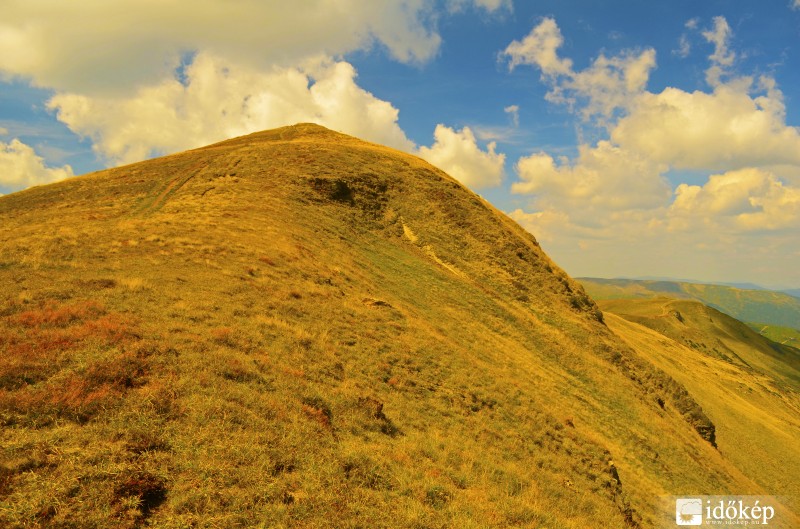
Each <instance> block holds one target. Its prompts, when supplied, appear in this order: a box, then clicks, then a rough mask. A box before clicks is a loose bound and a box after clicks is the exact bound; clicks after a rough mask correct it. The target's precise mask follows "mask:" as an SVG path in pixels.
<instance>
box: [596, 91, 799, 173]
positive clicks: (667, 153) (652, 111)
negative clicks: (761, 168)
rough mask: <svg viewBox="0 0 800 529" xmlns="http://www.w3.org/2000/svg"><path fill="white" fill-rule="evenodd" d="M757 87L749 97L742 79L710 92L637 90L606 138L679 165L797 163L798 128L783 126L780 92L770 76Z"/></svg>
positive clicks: (713, 166) (711, 166)
mask: <svg viewBox="0 0 800 529" xmlns="http://www.w3.org/2000/svg"><path fill="white" fill-rule="evenodd" d="M761 85H762V88H763V89H762V90H761V91H760V92H759V93H757V94H755V95H754V94H752V93H751V88H752V87H751V84H750V80H749V79H747V78H745V79H740V80H738V81H736V82H731V83H727V84H721V85H718V86H717V87H716V88H715V89H714V90H713V92H701V91H695V92H686V91H683V90H680V89H677V88H666V89H664V90H663V91H662V92H661V93H658V94H653V93H650V92H647V93H643V94H642V95H640V96H639V97H638V98H637V99H636V100H635V102H634V103H633V105H632V108H631V110H630V113H629V114H628V115H627V116H625V117H623V118H622V119H621V120H619V122H618V123H616V125H615V126H614V127H613V128H612V129H611V131H610V136H611V140H612V141H614V142H615V143H616V144H618V145H620V146H621V147H622V148H625V149H629V150H632V151H635V152H637V153H639V154H641V155H643V156H649V157H651V158H652V159H653V160H656V161H658V162H660V163H666V164H669V165H670V166H671V167H674V168H680V169H698V170H711V171H714V170H722V169H730V168H737V167H746V166H758V165H774V164H797V165H800V131H798V129H797V128H796V127H791V126H787V125H786V117H785V108H784V103H783V95H782V94H781V92H780V91H779V90H777V89H776V88H775V86H774V81H772V80H771V79H763V80H762V83H761Z"/></svg>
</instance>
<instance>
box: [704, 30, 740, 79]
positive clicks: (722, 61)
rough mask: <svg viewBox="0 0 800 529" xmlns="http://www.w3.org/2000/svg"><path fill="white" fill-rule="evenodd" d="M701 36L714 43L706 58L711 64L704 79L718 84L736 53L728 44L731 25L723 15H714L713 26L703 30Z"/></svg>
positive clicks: (731, 63)
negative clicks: (712, 50) (711, 51)
mask: <svg viewBox="0 0 800 529" xmlns="http://www.w3.org/2000/svg"><path fill="white" fill-rule="evenodd" d="M703 37H704V38H705V39H706V40H707V41H708V42H710V43H711V44H713V45H714V53H712V54H711V55H710V56H709V57H708V58H709V60H710V61H711V66H709V68H708V70H706V81H707V82H708V84H709V85H711V86H717V85H718V84H720V78H721V77H722V76H723V75H724V74H725V73H727V69H728V68H729V67H730V66H732V65H733V61H734V60H735V59H736V54H735V53H734V52H733V51H731V50H730V49H729V48H728V46H729V43H730V38H731V27H730V26H729V25H728V21H727V20H725V18H724V17H714V27H713V28H711V29H709V30H706V31H703Z"/></svg>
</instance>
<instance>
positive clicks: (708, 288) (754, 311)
mask: <svg viewBox="0 0 800 529" xmlns="http://www.w3.org/2000/svg"><path fill="white" fill-rule="evenodd" d="M578 281H579V282H580V283H581V284H582V285H583V287H584V288H585V289H586V290H587V292H589V294H590V295H591V296H592V298H594V299H635V298H653V297H661V296H666V297H671V298H677V299H694V300H697V301H700V302H701V303H703V304H704V305H708V306H710V307H713V308H715V309H717V310H719V311H722V312H724V313H725V314H728V315H730V316H733V317H734V318H736V319H737V320H740V321H744V322H758V323H764V324H769V325H778V326H782V327H790V328H792V329H800V299H799V298H797V297H794V296H791V295H789V294H787V293H784V292H775V291H772V290H748V289H741V288H736V287H733V286H725V285H704V284H699V283H683V282H679V281H645V280H633V279H597V278H580V279H578Z"/></svg>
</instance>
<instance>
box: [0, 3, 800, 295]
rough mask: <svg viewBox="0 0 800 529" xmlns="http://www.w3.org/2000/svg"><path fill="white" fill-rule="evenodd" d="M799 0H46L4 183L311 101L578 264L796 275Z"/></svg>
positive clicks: (10, 116)
mask: <svg viewBox="0 0 800 529" xmlns="http://www.w3.org/2000/svg"><path fill="white" fill-rule="evenodd" d="M798 86H800V0H769V1H764V2H753V1H749V0H748V1H725V2H722V1H704V2H696V1H671V2H642V1H634V0H628V1H623V0H617V1H605V2H595V1H565V0H561V1H555V0H553V1H544V0H542V1H526V2H523V1H519V0H516V1H512V0H396V1H389V0H387V1H385V2H362V1H359V0H340V1H338V2H334V1H332V0H307V1H305V2H302V3H287V2H265V1H257V0H238V1H237V2H223V1H222V0H203V1H202V2H198V3H197V4H196V6H195V7H194V8H193V9H192V10H191V11H188V12H187V11H186V9H185V7H184V5H183V4H182V3H181V2H179V1H178V0H165V1H163V2H161V3H160V4H159V7H158V9H154V8H152V7H148V6H147V4H146V3H143V2H139V1H134V0H115V1H110V2H104V3H99V4H98V3H95V2H85V3H81V2H61V1H57V0H37V1H36V2H25V3H16V2H14V3H11V4H9V5H6V6H3V18H2V20H0V193H10V192H14V191H17V190H21V189H24V188H26V187H29V186H31V185H39V184H44V183H48V182H51V181H55V180H58V179H63V178H68V177H70V176H71V175H74V174H82V173H86V172H90V171H94V170H98V169H102V168H105V167H109V166H114V165H119V164H124V163H130V162H135V161H139V160H141V159H145V158H148V157H153V156H157V155H161V154H167V153H170V152H175V151H179V150H184V149H187V148H192V147H196V146H200V145H204V144H208V143H211V142H214V141H218V140H221V139H225V138H227V137H231V136H236V135H241V134H245V133H248V132H252V131H255V130H262V129H266V128H274V127H278V126H282V125H289V124H293V123H295V122H298V121H315V122H318V123H320V124H322V125H325V126H328V127H330V128H333V129H336V130H341V131H343V132H346V133H349V134H353V135H356V136H359V137H362V138H365V139H368V140H372V141H376V142H380V143H384V144H388V145H391V146H393V147H396V148H399V149H402V150H406V151H409V152H413V153H415V154H418V155H420V156H422V157H424V158H426V159H427V160H429V161H430V162H431V163H434V164H435V165H438V166H440V167H441V168H443V169H444V170H446V171H447V172H449V173H450V174H452V175H453V176H454V177H456V178H458V179H460V180H461V181H462V182H464V183H465V184H466V185H468V186H469V187H471V188H472V189H474V190H475V191H476V192H478V193H480V194H481V195H483V196H484V197H486V198H487V199H488V200H489V201H491V202H492V203H493V204H494V205H495V206H496V207H497V208H499V209H500V210H502V211H505V212H506V213H508V214H509V215H510V216H511V217H512V218H514V219H515V220H517V221H518V222H519V223H520V224H522V225H523V226H524V227H525V228H526V229H529V230H530V231H531V232H532V233H533V234H534V235H536V236H537V238H538V239H539V240H540V242H541V243H542V245H543V247H544V248H545V249H546V250H547V251H548V253H549V254H550V255H551V256H552V257H553V258H554V260H555V261H556V262H557V263H558V264H560V265H561V266H562V267H563V268H565V269H566V270H567V272H569V273H570V274H572V275H575V276H601V277H615V276H628V277H639V276H665V277H675V278H687V279H695V280H704V281H729V282H732V281H742V282H745V281H746V282H755V283H760V284H765V285H767V286H773V287H798V286H800V266H798V263H800V235H798V234H800V129H798V125H800V91H798V89H797V87H798Z"/></svg>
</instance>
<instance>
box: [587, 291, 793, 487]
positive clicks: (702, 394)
mask: <svg viewBox="0 0 800 529" xmlns="http://www.w3.org/2000/svg"><path fill="white" fill-rule="evenodd" d="M601 306H602V307H603V309H604V310H605V311H606V321H607V322H608V325H609V327H610V328H611V329H612V330H614V332H615V333H617V334H618V335H619V336H620V337H622V338H623V339H624V340H625V341H627V342H628V343H629V344H630V345H631V346H632V347H635V348H636V349H637V350H638V351H642V352H643V354H646V355H647V357H648V358H649V359H650V360H652V361H653V362H654V363H655V364H656V365H658V366H659V367H661V368H662V369H664V370H665V371H666V372H668V373H669V374H670V375H671V376H673V377H675V378H676V379H677V380H680V381H681V382H683V383H684V384H685V385H686V387H687V388H688V389H689V391H690V392H691V394H692V395H693V396H695V397H696V399H697V400H698V401H699V402H700V404H701V405H702V406H703V409H705V410H707V411H708V414H709V416H710V417H711V419H712V420H713V421H714V424H715V425H716V426H717V432H718V439H719V448H720V451H721V452H722V453H723V454H724V455H725V456H726V458H729V459H730V460H732V461H734V462H735V463H736V464H737V465H738V466H739V467H740V468H742V469H743V470H745V472H747V474H748V475H750V476H752V477H753V478H754V479H755V480H756V481H758V482H759V483H761V484H762V485H763V486H764V487H765V488H766V489H768V490H770V491H772V492H773V494H780V495H785V496H787V497H793V498H794V500H793V501H795V502H796V501H797V499H798V498H800V482H798V480H797V476H800V456H799V455H798V454H800V350H798V349H795V348H793V347H786V346H781V345H778V344H776V343H774V342H772V341H770V340H768V339H766V338H764V337H762V336H760V335H758V334H757V333H755V332H753V331H752V330H751V329H749V328H748V327H747V326H746V325H744V324H743V323H741V322H739V321H737V320H734V319H733V318H731V317H729V316H727V315H725V314H722V313H721V312H719V311H717V310H715V309H712V308H710V307H706V306H705V305H702V304H701V303H699V302H696V301H689V300H671V299H666V298H661V299H654V300H610V301H604V302H601ZM653 331H655V332H653ZM665 337H667V338H669V339H668V340H665V339H664V338H665Z"/></svg>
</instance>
